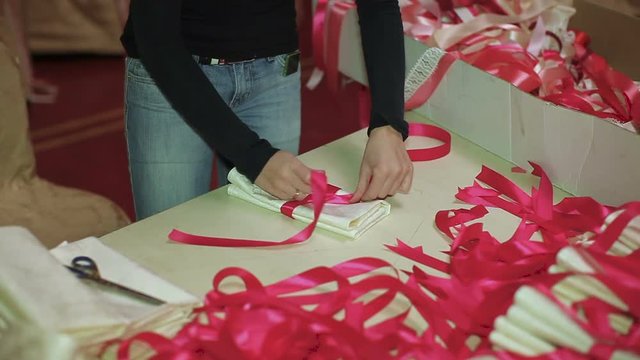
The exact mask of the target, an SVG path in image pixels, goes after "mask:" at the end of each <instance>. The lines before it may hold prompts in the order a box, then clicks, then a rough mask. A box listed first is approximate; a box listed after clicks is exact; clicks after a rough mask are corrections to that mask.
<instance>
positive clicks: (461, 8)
mask: <svg viewBox="0 0 640 360" xmlns="http://www.w3.org/2000/svg"><path fill="white" fill-rule="evenodd" d="M401 3H402V8H401V11H402V15H403V21H404V22H405V30H406V33H407V34H408V35H410V36H412V37H414V38H416V39H418V40H420V41H423V42H424V43H426V44H427V45H430V46H437V47H439V48H441V49H443V50H446V51H447V52H448V53H449V54H451V55H453V56H455V57H456V58H458V59H461V60H463V61H465V62H468V63H469V64H471V65H474V66H476V67H478V68H480V69H482V70H485V71H486V72H488V73H490V74H493V75H495V76H497V77H499V78H501V79H503V80H506V81H508V82H510V83H512V84H513V85H515V86H517V87H518V88H519V89H521V90H522V91H525V92H528V93H532V94H535V95H537V96H539V97H540V98H542V99H543V100H547V101H550V102H553V103H555V104H558V105H561V106H565V107H568V108H571V109H575V110H578V111H582V112H585V113H588V114H591V115H595V116H598V117H601V118H609V119H614V120H616V121H617V122H619V123H627V122H633V123H634V124H635V126H636V127H638V126H640V89H639V87H638V85H637V84H635V83H634V82H633V81H632V80H631V79H630V78H628V77H627V76H625V75H624V74H622V73H620V72H617V71H616V70H614V69H612V68H611V67H610V66H609V65H608V64H607V62H606V61H605V59H604V58H603V57H601V56H600V55H598V54H596V53H594V52H593V51H592V50H591V49H590V48H589V42H590V39H589V35H588V34H586V33H584V32H582V31H579V30H569V29H568V25H569V19H570V18H571V16H572V15H573V14H574V13H575V9H574V8H573V7H571V6H570V4H571V1H556V0H512V1H506V0H505V1H498V0H478V1H455V0H448V1H446V0H437V1H436V0H433V1H418V0H404V1H402V2H401Z"/></svg>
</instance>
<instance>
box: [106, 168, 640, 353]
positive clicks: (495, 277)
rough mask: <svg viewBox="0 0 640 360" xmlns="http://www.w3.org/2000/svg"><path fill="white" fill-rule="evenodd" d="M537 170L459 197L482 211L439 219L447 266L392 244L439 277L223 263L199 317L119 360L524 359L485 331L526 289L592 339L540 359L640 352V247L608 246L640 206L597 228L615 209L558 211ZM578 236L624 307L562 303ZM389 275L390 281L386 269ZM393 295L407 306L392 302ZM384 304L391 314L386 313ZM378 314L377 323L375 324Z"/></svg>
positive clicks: (585, 203)
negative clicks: (510, 218) (562, 259)
mask: <svg viewBox="0 0 640 360" xmlns="http://www.w3.org/2000/svg"><path fill="white" fill-rule="evenodd" d="M532 166H533V168H534V171H533V174H534V175H536V176H539V177H540V183H539V185H538V187H537V188H534V189H532V191H531V194H528V193H526V192H525V191H524V190H522V189H520V188H519V187H517V186H516V185H515V184H513V183H512V182H511V181H509V180H508V179H506V178H505V177H504V176H502V175H500V174H498V173H497V172H495V171H493V170H491V169H488V168H483V170H482V171H481V173H480V174H479V175H478V176H477V180H478V181H480V182H482V183H484V184H485V185H486V186H487V187H483V186H481V185H480V184H479V183H475V184H474V185H472V186H471V187H467V188H465V189H461V190H460V192H459V194H465V195H463V196H462V197H463V198H465V199H466V200H465V201H468V202H469V203H470V204H472V205H473V204H478V203H482V204H483V205H475V206H474V207H473V208H471V209H469V210H466V209H458V210H452V211H447V212H440V213H438V215H437V216H436V224H437V225H438V228H439V229H441V230H442V231H443V233H445V234H446V235H447V236H448V237H449V238H451V239H452V240H453V243H452V246H451V251H449V252H448V254H449V257H450V261H449V263H446V262H444V261H441V260H438V259H436V258H434V257H432V256H430V255H427V254H424V252H423V250H422V248H421V247H420V246H416V247H410V246H408V245H406V244H404V243H403V242H401V241H399V240H398V244H397V246H387V247H388V248H389V249H390V250H392V251H394V252H396V253H398V254H400V255H402V256H404V257H407V258H409V259H413V260H414V261H416V262H418V263H420V264H422V265H424V266H426V267H428V268H431V269H435V270H437V271H440V272H443V273H446V274H447V275H448V276H447V277H437V276H433V275H430V274H428V273H427V272H426V271H424V270H422V269H421V268H419V267H418V266H414V267H413V269H412V271H406V272H405V274H406V275H407V278H406V280H405V281H402V280H400V274H399V273H398V270H397V269H396V268H394V267H393V266H391V265H390V264H389V263H388V262H386V261H384V260H380V259H375V258H357V259H353V260H349V261H346V262H343V263H341V264H338V265H335V266H333V267H316V268H313V269H310V270H307V271H305V272H303V273H300V274H298V275H295V276H292V277H289V278H287V279H284V280H281V281H279V282H276V283H274V284H271V285H268V286H264V285H263V284H262V283H261V282H260V281H259V280H258V278H256V277H255V276H254V275H253V274H251V273H250V272H248V271H246V270H244V269H241V268H226V269H223V270H222V271H220V272H219V273H218V274H216V276H215V277H214V279H213V289H212V290H211V291H210V292H209V293H207V295H206V297H205V304H204V306H202V307H201V308H198V309H196V310H195V315H196V317H195V319H194V320H193V321H192V322H190V323H189V324H187V325H186V326H185V327H184V328H183V329H182V330H181V331H180V332H179V333H178V334H177V335H176V336H175V337H174V338H173V339H167V338H165V337H163V336H160V335H157V334H153V333H140V334H138V335H135V336H134V337H132V338H129V339H126V340H125V341H123V342H122V343H121V344H120V347H119V349H118V359H119V360H127V359H129V358H130V350H131V346H132V344H133V343H136V342H140V343H145V344H147V345H148V346H150V347H151V348H152V349H153V350H154V351H155V355H153V357H152V359H171V360H191V359H221V358H222V359H228V358H232V359H288V358H296V359H298V358H300V359H302V358H309V359H312V358H313V359H335V358H341V359H361V358H372V359H373V358H375V359H430V358H438V359H454V358H471V357H474V356H481V355H489V356H494V357H497V358H500V359H520V358H522V356H521V355H519V354H514V353H510V352H507V351H503V350H499V351H496V350H493V349H492V346H491V343H490V341H489V340H488V334H489V333H490V332H491V331H492V330H493V324H494V322H495V320H496V318H497V317H498V316H501V315H504V314H505V313H506V312H507V310H508V309H509V307H510V306H512V305H513V297H514V294H515V293H516V291H517V290H518V289H519V288H520V287H521V286H523V285H527V286H530V287H533V288H535V289H536V290H537V291H538V292H540V293H542V294H543V295H544V296H545V297H546V298H547V299H549V300H550V301H551V302H553V303H554V304H555V305H556V306H557V307H559V308H560V309H561V311H562V312H563V313H564V314H565V316H567V317H568V318H569V319H571V320H572V321H573V322H574V323H575V324H577V325H578V326H580V327H581V328H582V329H583V330H584V331H586V332H587V333H588V334H589V335H590V336H591V337H592V338H593V339H594V341H595V344H594V346H593V347H592V348H591V349H588V351H587V353H586V354H582V353H579V352H577V351H576V350H573V349H569V348H564V347H560V348H558V349H557V350H556V351H553V352H551V353H548V354H543V355H541V356H538V357H536V358H537V359H559V358H562V359H581V358H584V357H587V356H588V357H590V358H595V359H606V358H609V357H610V356H611V355H612V353H613V352H614V351H616V350H624V351H628V352H631V353H636V354H637V353H638V351H639V350H638V349H640V290H639V289H640V278H639V277H638V275H637V268H638V263H639V262H640V250H636V251H635V252H633V253H632V254H631V255H628V256H625V257H617V256H612V255H608V254H607V253H606V251H608V249H609V248H610V247H611V246H612V244H613V241H615V239H617V238H618V237H619V236H620V234H621V232H622V231H623V230H624V228H625V227H626V226H627V225H628V224H629V222H630V221H631V220H632V219H634V218H635V217H637V216H640V202H634V203H629V204H627V205H625V206H623V207H621V208H620V209H619V210H622V212H621V213H620V214H618V216H617V217H616V219H614V220H613V221H612V222H611V224H610V225H608V226H607V227H606V228H605V229H604V230H600V227H601V226H602V224H604V218H605V217H606V216H607V215H608V214H610V213H611V212H612V211H613V210H618V209H612V208H609V207H606V206H603V205H601V204H599V203H597V202H595V201H594V200H593V199H589V198H572V197H570V198H566V199H565V200H563V201H562V202H560V203H558V204H556V205H554V204H553V202H552V201H553V200H552V199H553V194H552V191H553V188H552V187H551V183H550V182H549V181H548V177H547V176H546V174H545V173H544V171H542V169H541V168H540V167H538V166H537V165H535V164H532ZM325 190H326V189H325ZM499 199H502V200H503V201H499ZM485 206H486V207H495V208H499V209H502V210H504V211H508V212H511V213H512V214H514V215H516V216H520V217H521V218H522V222H521V224H520V226H519V227H518V230H516V234H520V235H519V236H513V237H512V238H511V239H509V240H507V241H504V242H501V241H498V240H497V239H496V238H495V237H493V236H492V235H491V234H490V233H489V232H487V231H485V230H484V229H483V225H482V224H481V223H478V222H476V221H477V220H479V219H481V218H482V217H483V216H484V215H485V214H486V213H487V209H486V207H485ZM450 214H453V215H452V216H449V215H450ZM550 223H555V224H550ZM585 229H589V230H585ZM531 230H541V231H543V230H544V231H546V232H547V233H548V234H547V235H546V236H545V234H544V233H543V234H542V237H543V240H544V241H530V239H531V236H532V235H533V232H535V231H531ZM580 231H583V232H584V231H593V232H594V237H593V238H592V240H593V242H594V244H593V245H591V246H589V247H583V246H577V247H575V248H574V249H575V250H576V251H577V252H578V253H580V254H581V256H582V257H583V258H584V259H586V261H587V262H588V263H589V264H590V265H591V266H592V267H593V268H594V269H595V273H594V274H590V275H585V274H581V276H591V277H593V278H594V279H597V280H599V281H600V282H601V283H602V284H605V286H606V287H607V288H609V289H610V290H611V291H612V292H613V293H614V294H615V295H616V296H618V297H619V298H620V299H622V300H623V301H624V303H625V304H626V305H627V306H628V308H629V309H628V311H624V310H621V309H617V308H615V307H614V306H612V305H610V304H608V303H606V302H604V301H603V300H601V299H599V298H596V297H588V298H587V299H585V300H583V301H579V302H576V303H573V304H570V305H566V304H564V303H563V302H561V301H560V300H559V299H558V298H556V296H555V295H554V294H553V292H552V291H551V289H552V287H553V286H554V285H555V284H557V283H558V282H559V281H560V280H563V279H565V278H566V277H567V276H571V275H574V273H572V272H565V273H559V274H550V273H549V272H548V269H549V267H550V266H551V265H552V264H554V263H555V261H556V260H555V258H556V255H557V253H558V251H559V250H560V249H562V248H564V247H566V246H570V245H571V236H572V235H573V234H574V233H576V232H580ZM522 234H526V235H522ZM425 241H429V239H425ZM389 270H390V271H391V274H390V275H386V274H384V273H383V271H386V272H388V271H389ZM230 278H237V279H239V280H240V281H242V283H243V284H244V287H245V290H243V291H240V292H236V293H231V294H229V293H225V292H223V291H222V289H221V284H222V283H223V282H225V281H229V279H230ZM398 297H400V298H403V299H404V300H405V301H399V302H397V301H396V299H397V298H398ZM365 298H366V300H364V299H365ZM387 309H395V311H394V312H392V313H384V312H385V311H386V310H387ZM412 311H413V312H415V315H417V316H419V317H421V319H422V321H424V322H426V323H427V325H428V326H427V327H426V329H424V330H423V331H422V332H417V331H416V329H415V328H414V327H413V326H414V325H415V324H416V322H415V321H412V322H411V324H407V323H405V319H406V318H407V316H408V315H409V313H410V312H412ZM612 315H624V316H627V317H629V318H631V320H632V322H633V325H632V326H631V329H630V331H629V332H628V333H626V334H620V333H618V332H617V331H616V330H614V329H613V328H612V326H611V324H610V320H609V319H610V317H611V316H612ZM381 317H382V318H381ZM374 318H377V319H378V320H377V321H375V322H372V319H374ZM472 335H474V336H476V337H479V345H478V346H477V347H476V348H471V347H469V345H468V343H469V342H468V340H469V337H470V336H472ZM476 342H478V341H476Z"/></svg>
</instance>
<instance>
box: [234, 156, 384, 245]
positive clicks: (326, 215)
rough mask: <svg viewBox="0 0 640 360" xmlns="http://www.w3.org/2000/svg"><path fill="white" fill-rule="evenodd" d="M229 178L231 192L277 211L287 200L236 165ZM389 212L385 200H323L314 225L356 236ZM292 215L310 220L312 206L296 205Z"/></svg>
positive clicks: (297, 218) (305, 220)
mask: <svg viewBox="0 0 640 360" xmlns="http://www.w3.org/2000/svg"><path fill="white" fill-rule="evenodd" d="M228 179H229V182H230V183H231V184H230V185H229V187H228V188H227V191H228V193H229V195H231V196H235V197H238V198H240V199H243V200H246V201H248V202H250V203H253V204H255V205H258V206H261V207H263V208H266V209H269V210H273V211H277V212H280V208H281V207H282V205H283V204H285V203H286V201H284V200H280V199H278V198H276V197H274V196H272V195H271V194H269V193H267V192H266V191H264V190H262V189H261V188H260V187H258V186H256V185H254V184H252V183H251V181H249V179H247V178H246V177H244V176H243V175H242V174H240V173H239V172H238V171H237V170H236V169H232V170H231V171H230V172H229V176H228ZM337 194H338V195H345V194H347V193H346V192H344V191H342V190H339V191H338V192H337ZM390 212H391V205H390V204H389V203H388V202H386V201H384V200H376V201H370V202H361V203H357V204H326V205H325V206H324V209H323V210H322V213H321V215H320V219H319V220H318V225H317V226H318V227H319V228H322V229H325V230H329V231H332V232H335V233H337V234H340V235H344V236H347V237H350V238H358V237H359V236H360V235H362V234H363V233H364V232H365V231H367V230H368V229H369V228H371V227H372V226H373V225H375V224H376V223H377V222H379V221H380V220H382V219H383V218H385V217H386V216H387V215H389V213H390ZM293 218H294V219H296V220H300V221H303V222H306V223H310V222H312V221H313V206H312V205H311V204H306V205H301V206H298V207H296V208H295V210H294V211H293Z"/></svg>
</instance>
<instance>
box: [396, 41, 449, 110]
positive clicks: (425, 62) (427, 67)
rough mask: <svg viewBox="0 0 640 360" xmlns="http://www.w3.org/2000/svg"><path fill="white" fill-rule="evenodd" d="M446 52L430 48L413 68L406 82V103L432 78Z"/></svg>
mask: <svg viewBox="0 0 640 360" xmlns="http://www.w3.org/2000/svg"><path fill="white" fill-rule="evenodd" d="M444 54H445V52H444V51H443V50H442V49H440V48H436V47H432V48H428V49H427V50H426V51H425V52H424V54H422V56H420V58H419V59H418V61H417V62H416V64H415V65H414V66H413V67H412V68H411V70H410V71H409V74H408V75H407V78H406V80H405V87H404V101H405V102H406V101H407V100H409V99H410V98H411V96H413V94H415V92H416V91H417V90H418V88H420V86H421V85H422V84H423V83H424V82H425V81H427V79H429V77H431V74H433V72H434V71H435V70H436V67H437V66H438V63H439V62H440V59H441V58H442V57H443V56H444Z"/></svg>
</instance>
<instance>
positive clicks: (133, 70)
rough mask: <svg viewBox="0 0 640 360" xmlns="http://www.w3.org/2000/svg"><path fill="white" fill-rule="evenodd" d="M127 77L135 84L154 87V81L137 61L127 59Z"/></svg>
mask: <svg viewBox="0 0 640 360" xmlns="http://www.w3.org/2000/svg"><path fill="white" fill-rule="evenodd" d="M127 77H128V78H129V79H131V80H133V81H136V82H142V83H146V84H153V85H155V83H156V82H155V81H154V80H153V79H152V78H151V75H149V73H148V72H147V69H145V67H144V65H142V62H141V61H140V60H138V59H134V58H129V57H128V58H127Z"/></svg>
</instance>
